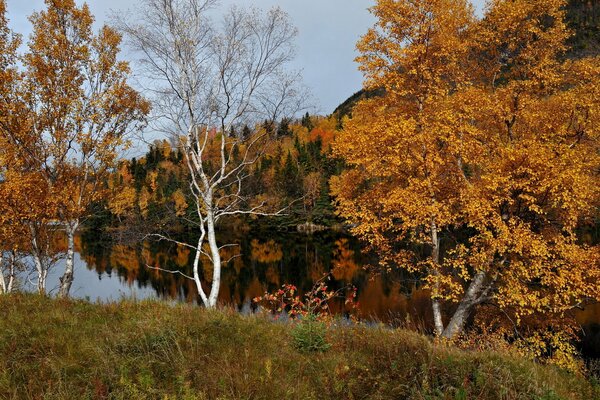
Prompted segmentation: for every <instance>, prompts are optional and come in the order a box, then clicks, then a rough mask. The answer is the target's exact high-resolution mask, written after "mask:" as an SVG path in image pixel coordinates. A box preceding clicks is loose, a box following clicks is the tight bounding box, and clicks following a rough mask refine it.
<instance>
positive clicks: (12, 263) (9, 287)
mask: <svg viewBox="0 0 600 400" xmlns="http://www.w3.org/2000/svg"><path fill="white" fill-rule="evenodd" d="M8 260H9V261H8V283H7V284H6V291H5V293H12V291H13V286H14V284H15V275H16V270H17V252H16V251H14V250H13V251H12V252H11V253H10V256H9V258H8ZM0 264H1V262H0Z"/></svg>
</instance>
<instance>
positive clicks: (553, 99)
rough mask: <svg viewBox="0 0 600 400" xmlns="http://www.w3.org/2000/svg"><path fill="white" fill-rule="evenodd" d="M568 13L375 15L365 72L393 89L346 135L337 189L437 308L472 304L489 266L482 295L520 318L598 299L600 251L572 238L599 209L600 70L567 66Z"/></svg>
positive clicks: (403, 10) (432, 2)
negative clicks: (470, 297)
mask: <svg viewBox="0 0 600 400" xmlns="http://www.w3.org/2000/svg"><path fill="white" fill-rule="evenodd" d="M562 4H563V1H562V0H551V1H541V0H539V1H533V2H532V1H520V0H517V1H504V0H497V1H493V2H492V3H491V4H490V6H489V8H488V9H487V11H486V15H485V17H484V18H483V19H481V20H479V21H477V20H475V19H474V18H473V17H472V14H471V12H472V10H471V9H470V7H468V6H466V4H465V2H463V1H461V0H447V1H437V0H420V1H410V2H409V1H391V0H389V1H388V0H380V1H378V2H377V5H376V6H375V7H373V13H374V14H375V15H376V16H377V17H378V19H379V21H378V23H377V26H376V27H375V28H374V29H372V30H371V31H369V32H368V33H367V34H366V35H365V36H364V37H363V38H362V40H361V41H360V42H359V44H358V48H359V50H360V51H361V53H362V55H361V56H360V57H359V58H358V61H359V62H360V63H361V68H362V70H363V71H364V72H365V74H366V76H367V82H366V86H367V87H369V88H380V87H384V88H385V89H386V93H385V95H384V96H382V97H377V98H373V99H370V100H364V101H362V102H360V103H359V105H358V106H357V108H356V109H355V110H354V112H353V118H352V119H351V120H349V121H347V122H346V123H345V125H344V126H345V129H344V131H343V132H341V133H340V134H339V135H338V137H337V139H336V141H335V144H334V146H333V147H334V148H333V150H334V153H335V154H336V155H338V156H341V157H343V158H344V159H345V161H346V163H347V165H349V166H350V169H349V170H347V171H345V172H344V173H343V174H342V175H341V176H340V177H337V178H335V179H332V181H331V185H332V190H333V193H334V195H335V196H336V203H337V206H338V212H339V213H340V214H341V215H342V216H344V217H345V218H347V219H348V220H349V221H350V222H352V223H353V224H356V228H354V233H355V234H357V235H359V236H361V237H363V238H364V239H366V240H367V241H368V242H369V243H370V244H371V245H372V246H373V247H374V248H376V249H378V250H379V253H380V255H381V259H382V261H383V263H384V264H386V265H389V264H390V263H392V264H395V265H396V266H400V267H404V268H407V269H409V270H413V269H414V270H418V271H420V272H422V273H423V274H424V275H423V276H424V279H425V281H426V282H428V283H429V285H430V286H431V287H432V288H436V291H437V292H438V294H437V296H438V298H443V299H446V300H451V301H455V302H460V301H462V300H463V295H464V294H465V293H466V291H467V288H469V287H470V284H471V282H473V278H474V276H475V275H476V273H477V272H478V271H483V272H485V273H486V281H485V283H484V284H483V285H482V286H481V288H476V287H474V290H475V289H477V290H478V293H476V294H477V295H480V296H484V297H483V298H485V300H486V301H488V302H493V303H495V304H496V305H498V306H500V307H501V308H502V309H504V310H510V313H511V315H512V316H513V317H515V318H516V319H518V318H521V317H523V316H525V315H530V314H532V313H541V314H544V313H558V314H560V313H563V312H565V311H566V310H569V309H570V308H572V307H573V306H574V305H576V304H578V303H579V302H581V301H584V300H585V299H587V298H600V286H599V281H598V280H597V277H598V275H599V273H600V272H599V267H598V265H599V264H598V254H599V253H600V249H599V247H598V246H595V247H585V246H582V245H581V244H579V241H578V238H577V233H576V232H577V228H578V227H580V226H581V225H582V224H585V223H588V224H589V223H590V222H591V221H593V219H594V216H595V215H597V207H598V205H599V204H600V191H599V189H598V188H599V187H600V181H599V176H598V174H597V168H598V165H600V140H599V139H600V135H599V131H598V126H599V124H598V122H600V121H599V118H600V108H599V105H600V96H599V95H598V94H599V93H600V84H599V82H598V79H597V76H598V73H600V70H599V69H598V68H600V61H599V60H598V59H591V58H590V59H582V60H578V61H564V60H563V59H561V53H562V51H563V50H564V49H565V45H564V41H565V39H566V38H567V37H568V32H567V31H566V29H565V25H564V23H563V22H562V17H563V11H562V9H561V5H562ZM594 74H595V75H594ZM594 76H595V78H593V77H594ZM433 223H435V226H434V224H433ZM434 230H435V233H436V235H434V234H433V233H434ZM430 233H431V234H430ZM435 236H438V238H440V236H441V238H440V240H441V242H440V244H438V243H434V237H435ZM439 248H441V249H442V251H441V254H440V259H439V261H438V259H437V257H436V255H435V254H436V252H437V251H438V250H439ZM486 287H487V289H484V288H486ZM507 312H508V311H507Z"/></svg>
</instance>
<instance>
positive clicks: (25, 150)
mask: <svg viewBox="0 0 600 400" xmlns="http://www.w3.org/2000/svg"><path fill="white" fill-rule="evenodd" d="M5 15H6V2H5V1H4V0H2V1H0V59H1V65H2V70H1V72H0V74H2V79H0V82H1V83H0V85H1V87H0V176H1V181H0V236H1V237H0V244H1V246H2V247H1V250H2V251H4V250H10V251H11V252H12V253H13V254H14V253H23V252H24V253H26V254H29V255H31V256H32V259H33V263H34V267H35V269H34V271H35V273H36V275H37V281H38V290H39V291H40V292H41V293H44V292H45V290H46V288H45V281H46V277H47V273H48V269H49V268H50V266H51V264H52V261H53V259H54V254H53V251H52V249H51V240H52V236H53V234H54V231H55V230H56V229H57V228H60V229H61V230H64V231H66V233H67V236H68V238H69V240H68V242H69V245H68V248H67V250H66V270H65V273H64V275H63V278H62V279H61V287H60V292H59V293H60V295H63V296H66V295H68V292H69V288H70V285H71V283H72V281H73V253H74V246H73V237H74V235H75V233H76V231H77V230H78V228H79V226H80V224H81V222H83V221H84V220H85V219H86V217H87V216H88V214H89V212H88V207H89V205H90V204H91V203H93V202H96V201H98V200H99V199H102V198H103V197H105V196H106V195H107V192H106V188H105V185H104V182H105V180H106V177H107V175H108V174H109V173H110V171H111V168H112V166H113V165H114V163H115V162H116V159H117V157H118V155H119V151H120V149H122V148H123V147H125V146H126V145H127V139H126V137H127V134H129V133H131V131H133V130H135V129H137V128H139V127H140V126H141V124H142V122H143V121H144V117H145V115H146V114H147V113H148V111H149V104H148V102H147V101H146V100H144V99H143V98H142V97H141V96H140V94H139V93H138V92H136V91H135V90H134V89H133V88H131V87H130V86H129V85H128V83H127V79H128V77H129V74H130V70H129V67H128V64H127V63H125V62H122V61H119V60H118V53H119V46H120V42H121V36H120V34H118V33H117V32H116V31H115V30H114V29H112V28H109V27H107V26H104V27H102V28H101V29H100V30H99V32H98V33H93V31H92V24H93V21H94V19H93V17H92V15H91V14H90V11H89V8H88V7H87V5H83V6H82V7H77V6H76V4H75V2H74V1H73V0H47V1H46V9H45V10H44V11H41V12H36V13H34V14H33V15H32V16H31V17H30V21H31V24H32V28H33V32H32V34H31V37H30V38H29V41H28V50H27V51H26V52H25V53H24V54H19V53H18V49H19V45H20V43H21V37H20V36H19V35H17V34H14V33H13V32H11V31H10V30H9V29H8V25H7V23H8V21H7V19H6V17H5ZM9 275H11V276H12V275H14V265H12V264H11V265H10V266H9Z"/></svg>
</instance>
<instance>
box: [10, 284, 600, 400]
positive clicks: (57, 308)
mask: <svg viewBox="0 0 600 400" xmlns="http://www.w3.org/2000/svg"><path fill="white" fill-rule="evenodd" d="M292 329H293V328H292V327H291V326H290V325H288V324H279V323H272V322H270V321H268V320H267V319H266V318H261V317H257V316H241V315H239V314H237V313H235V312H233V311H228V310H221V311H206V310H203V309H201V308H199V307H193V306H188V305H176V306H173V305H167V304H161V303H158V302H137V303H135V302H121V303H114V304H108V305H95V304H90V303H87V302H84V301H58V300H52V299H47V298H41V297H38V296H33V295H13V296H4V297H0V393H1V394H2V396H3V398H8V399H21V398H48V399H154V398H156V399H216V398H220V399H288V398H290V399H346V398H347V399H358V398H368V399H404V398H414V399H471V398H473V399H475V398H476V399H516V398H519V399H593V398H599V397H598V396H600V388H599V387H597V386H596V387H593V385H592V384H591V383H589V382H587V381H586V380H585V379H583V378H581V377H578V376H575V375H572V374H569V373H567V372H565V371H562V370H559V369H557V368H555V367H547V366H540V365H536V364H534V363H531V362H529V361H526V360H523V359H518V358H513V357H511V356H507V355H502V354H497V353H491V352H464V351H458V350H454V349H447V348H443V347H440V346H434V345H432V344H431V343H430V341H429V340H428V339H427V338H425V337H423V336H420V335H418V334H415V333H412V332H408V331H404V330H393V331H392V330H389V329H377V328H375V329H373V328H368V329H367V328H362V327H337V328H330V329H329V330H328V332H327V339H326V340H327V342H328V344H329V345H330V346H331V347H329V349H327V350H326V351H324V352H316V353H315V352H313V353H307V352H302V351H299V350H298V349H297V348H296V346H295V345H294V339H293V337H292V334H291V333H292V332H291V331H292Z"/></svg>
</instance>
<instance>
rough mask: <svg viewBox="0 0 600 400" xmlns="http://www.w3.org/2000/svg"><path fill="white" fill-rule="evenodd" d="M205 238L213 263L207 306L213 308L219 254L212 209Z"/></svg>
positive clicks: (217, 290) (216, 286)
mask: <svg viewBox="0 0 600 400" xmlns="http://www.w3.org/2000/svg"><path fill="white" fill-rule="evenodd" d="M206 225H207V228H208V229H207V236H208V237H207V239H208V246H209V248H210V256H211V258H212V264H213V276H212V283H211V288H210V297H209V298H208V304H207V307H208V308H214V307H216V305H217V299H218V298H219V289H220V287H221V255H220V254H219V246H218V245H217V237H216V233H215V221H214V214H213V212H212V211H209V212H208V213H207V218H206Z"/></svg>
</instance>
